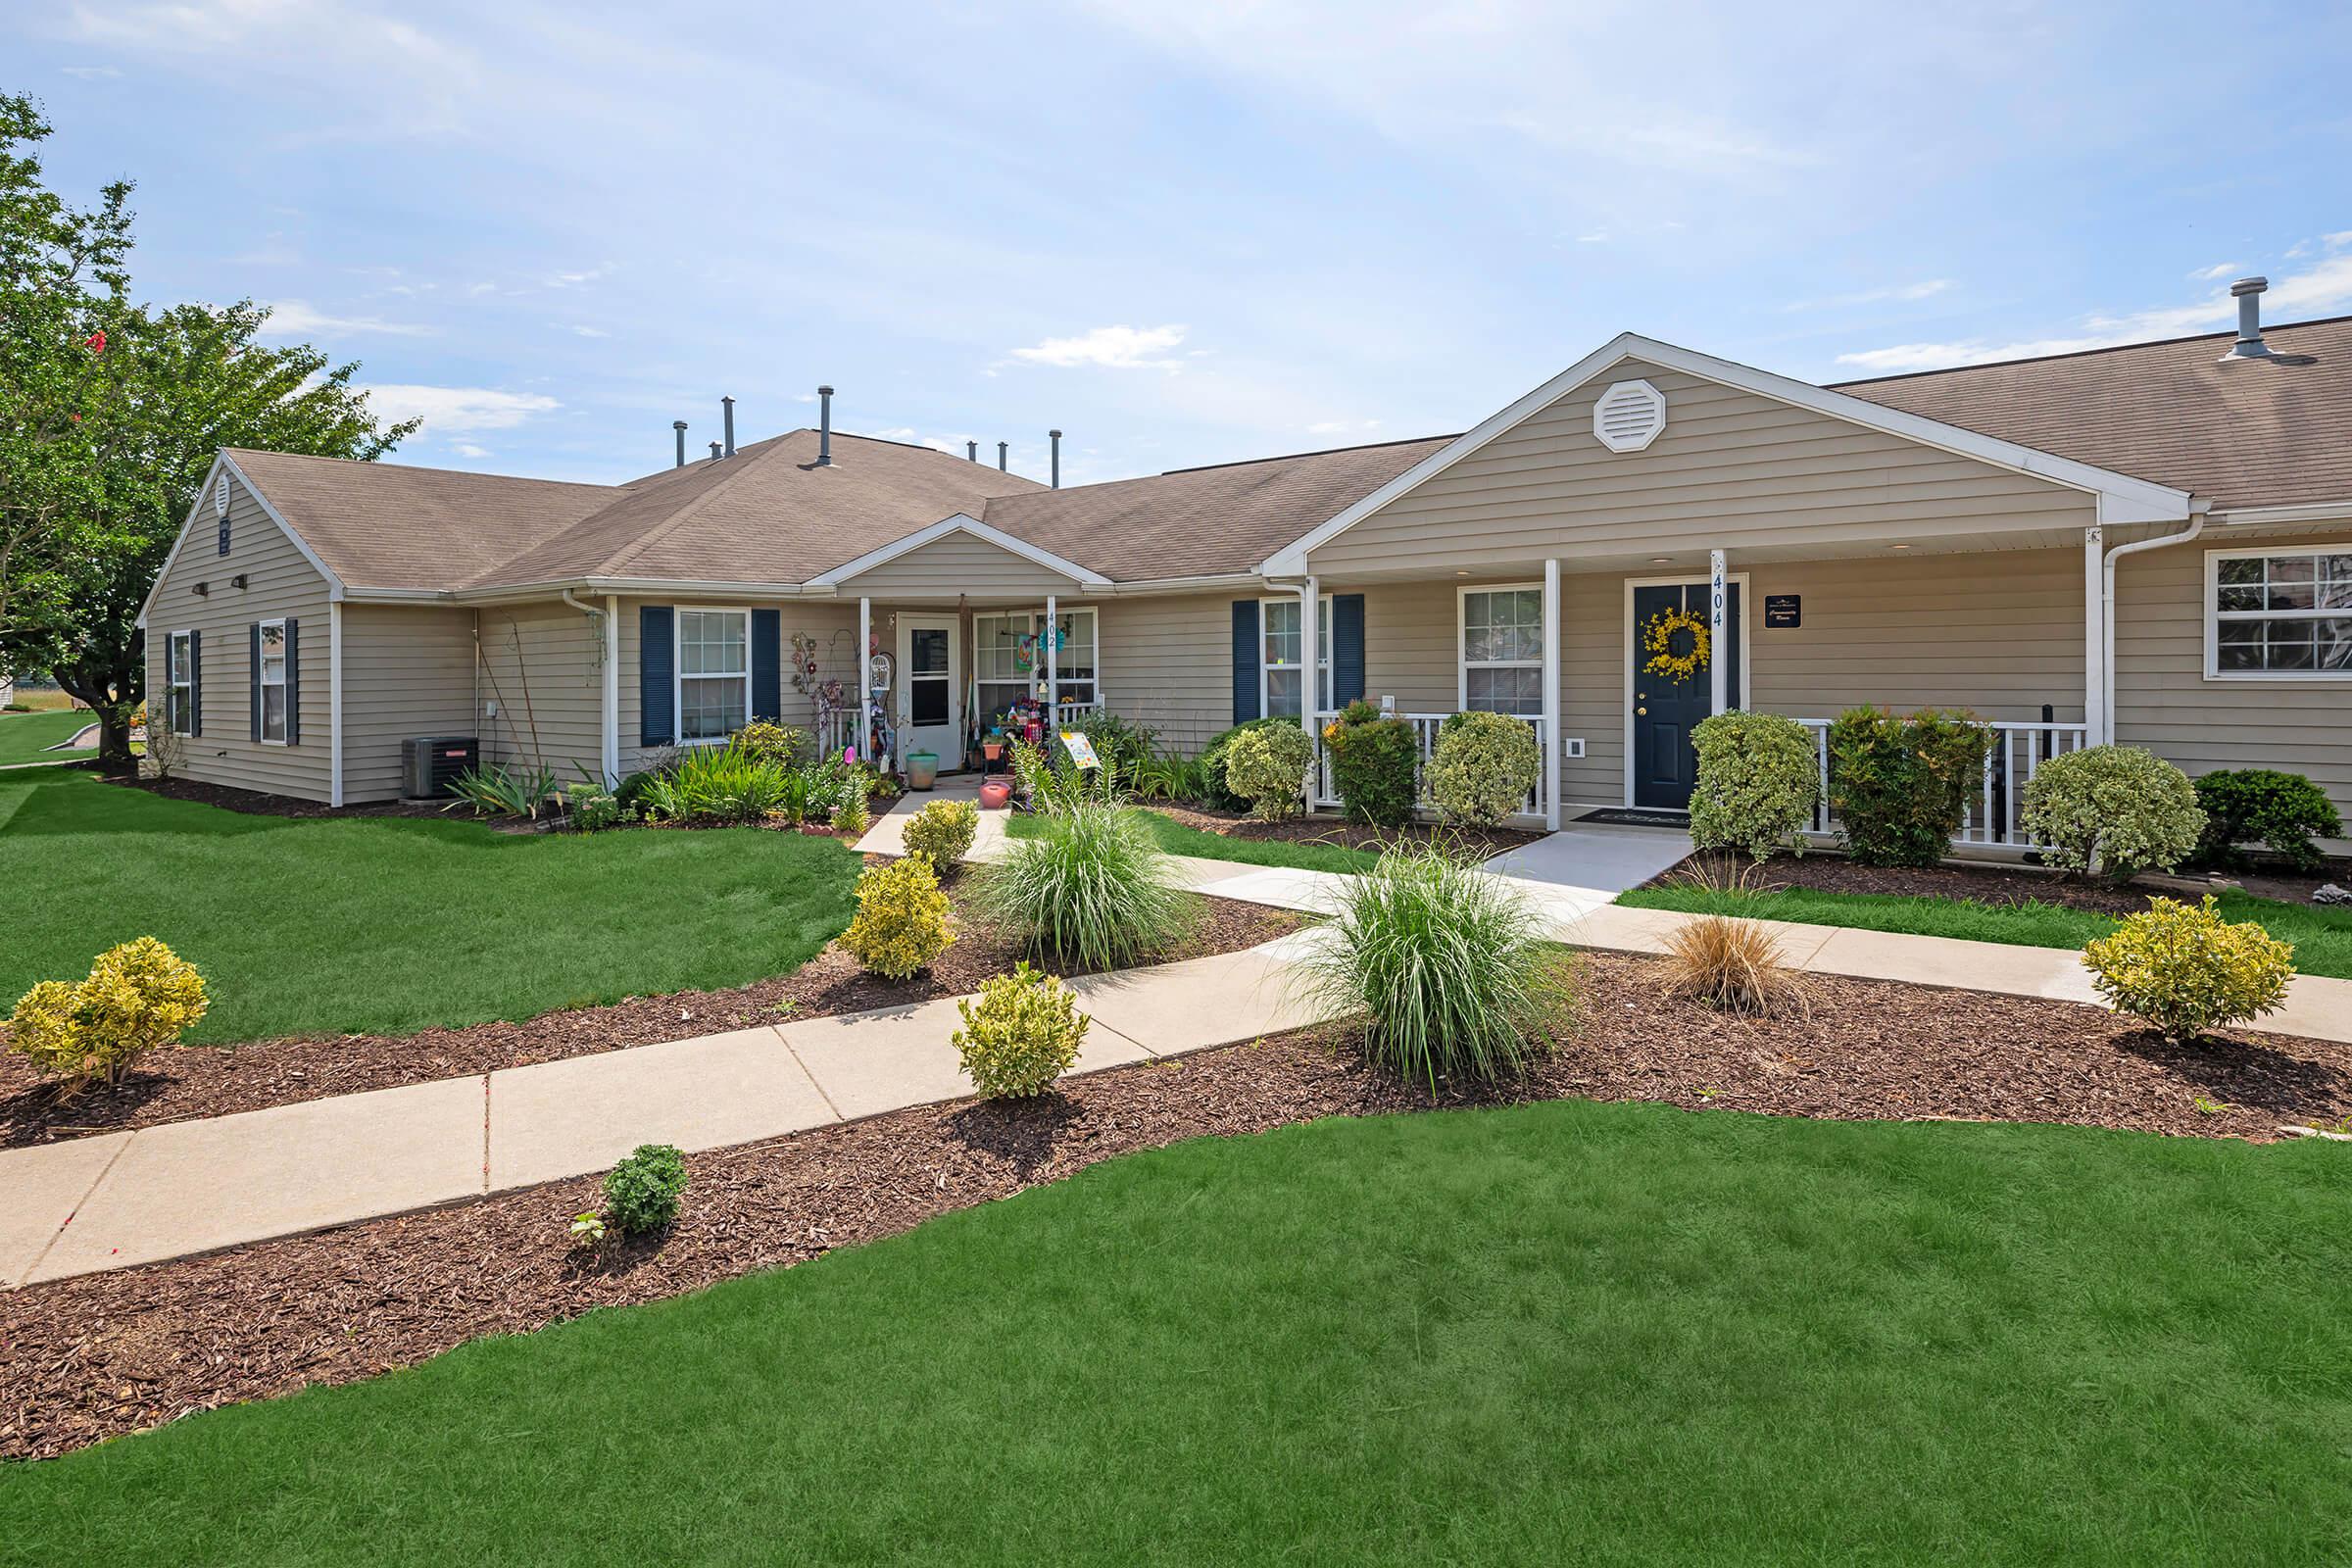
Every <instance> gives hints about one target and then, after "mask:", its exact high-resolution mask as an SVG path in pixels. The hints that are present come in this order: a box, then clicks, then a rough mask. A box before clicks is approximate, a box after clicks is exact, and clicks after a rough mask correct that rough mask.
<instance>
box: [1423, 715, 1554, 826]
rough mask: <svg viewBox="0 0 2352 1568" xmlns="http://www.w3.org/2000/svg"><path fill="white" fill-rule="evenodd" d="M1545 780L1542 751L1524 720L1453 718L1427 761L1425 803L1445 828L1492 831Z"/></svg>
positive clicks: (1479, 716) (1442, 732)
mask: <svg viewBox="0 0 2352 1568" xmlns="http://www.w3.org/2000/svg"><path fill="white" fill-rule="evenodd" d="M1543 776H1544V750H1543V748H1542V747H1540V746H1538V745H1537V744H1536V732H1535V730H1534V728H1532V727H1531V726H1530V725H1529V724H1528V722H1527V720H1526V719H1523V718H1514V717H1512V716H1511V715H1510V714H1508V713H1488V712H1467V713H1455V714H1454V715H1453V716H1452V717H1450V718H1448V719H1446V722H1445V724H1444V726H1443V727H1442V728H1441V729H1440V730H1439V732H1438V744H1437V748H1436V750H1434V751H1433V752H1432V753H1431V754H1430V759H1429V798H1430V800H1431V801H1432V802H1434V803H1435V804H1436V806H1437V808H1438V810H1439V811H1440V812H1441V813H1442V814H1443V815H1444V816H1445V818H1446V821H1448V822H1467V823H1470V824H1472V825H1473V826H1477V827H1493V826H1494V825H1495V823H1497V822H1499V821H1501V820H1502V819H1503V818H1504V817H1506V816H1508V815H1510V814H1511V813H1512V812H1513V811H1516V810H1519V809H1521V808H1522V807H1523V806H1525V805H1526V803H1527V797H1528V795H1529V793H1530V792H1531V791H1533V790H1534V789H1535V787H1536V783H1537V781H1538V780H1539V779H1541V778H1542V777H1543Z"/></svg>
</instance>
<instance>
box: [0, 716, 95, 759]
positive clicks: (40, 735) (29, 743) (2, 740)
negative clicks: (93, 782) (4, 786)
mask: <svg viewBox="0 0 2352 1568" xmlns="http://www.w3.org/2000/svg"><path fill="white" fill-rule="evenodd" d="M92 722H94V720H93V719H92V718H91V716H90V715H89V714H88V713H0V767H7V766H9V765H10V764H11V763H15V762H58V761H63V760H66V759H67V758H70V757H95V756H97V755H98V748H97V747H95V746H89V747H84V748H83V749H81V750H80V751H77V752H53V751H50V750H49V748H50V747H52V746H55V745H58V744H59V743H60V742H63V741H66V740H69V739H71V738H72V737H73V732H74V731H76V730H78V729H80V728H81V727H82V726H83V725H85V724H89V723H92Z"/></svg>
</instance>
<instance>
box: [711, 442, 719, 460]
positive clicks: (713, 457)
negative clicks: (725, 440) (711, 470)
mask: <svg viewBox="0 0 2352 1568" xmlns="http://www.w3.org/2000/svg"><path fill="white" fill-rule="evenodd" d="M717 461H718V443H717V442H715V441H713V442H711V462H712V463H716V462H717Z"/></svg>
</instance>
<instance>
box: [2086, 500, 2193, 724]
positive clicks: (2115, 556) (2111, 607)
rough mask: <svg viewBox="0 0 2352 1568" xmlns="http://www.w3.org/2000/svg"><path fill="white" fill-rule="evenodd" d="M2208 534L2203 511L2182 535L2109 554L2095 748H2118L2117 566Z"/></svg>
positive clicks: (2103, 582) (2102, 592)
mask: <svg viewBox="0 0 2352 1568" xmlns="http://www.w3.org/2000/svg"><path fill="white" fill-rule="evenodd" d="M2192 505H2193V503H2192ZM2204 531H2205V513H2204V511H2203V509H2202V508H2199V509H2198V510H2197V511H2196V512H2195V513H2194V515H2191V516H2190V517H2189V519H2188V526H2187V527H2185V528H2183V529H2181V530H2180V532H2179V533H2166V534H2158V535H2157V536H2156V537H2155V538H2153V539H2134V540H2132V541H2131V543H2129V544H2121V545H2117V546H2116V547H2115V548H2114V549H2112V550H2110V551H2108V552H2107V555H2106V559H2105V560H2104V562H2103V563H2102V564H2101V570H2100V577H2099V623H2100V624H2099V639H2100V645H2101V646H2100V653H2099V685H2100V687H2101V691H2102V696H2103V697H2104V699H2105V700H2104V701H2103V702H2102V703H2101V704H2100V705H2099V708H2100V713H2099V724H2098V728H2099V731H2100V732H2099V733H2098V734H2095V735H2091V736H2089V737H2087V738H2088V740H2089V741H2090V744H2091V745H2093V746H2112V745H2114V744H2115V564H2116V563H2117V562H2118V561H2121V560H2122V559H2123V558H2124V557H2126V556H2132V555H2137V554H2138V553H2139V552H2141V551H2142V550H2162V549H2164V548H2165V547H2166V546H2168V545H2184V544H2187V543H2188V542H2189V541H2190V540H2191V539H2194V538H2196V537H2197V536H2198V535H2199V534H2201V533H2203V532H2204Z"/></svg>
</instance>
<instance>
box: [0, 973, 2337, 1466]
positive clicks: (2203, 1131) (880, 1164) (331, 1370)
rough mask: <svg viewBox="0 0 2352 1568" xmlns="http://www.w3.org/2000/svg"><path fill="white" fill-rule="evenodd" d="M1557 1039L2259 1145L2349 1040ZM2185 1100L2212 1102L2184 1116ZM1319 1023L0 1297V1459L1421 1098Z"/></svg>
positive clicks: (1458, 1100) (1650, 1035)
mask: <svg viewBox="0 0 2352 1568" xmlns="http://www.w3.org/2000/svg"><path fill="white" fill-rule="evenodd" d="M1581 970H1582V984H1581V986H1580V991H1581V994H1582V999H1583V1000H1582V1004H1581V1007H1582V1010H1581V1014H1580V1017H1579V1022H1578V1029H1577V1034H1576V1036H1575V1038H1574V1039H1573V1041H1572V1042H1570V1043H1569V1044H1568V1045H1567V1047H1566V1048H1565V1049H1564V1050H1563V1051H1562V1052H1561V1054H1559V1055H1558V1056H1556V1057H1554V1058H1553V1059H1551V1060H1550V1061H1548V1062H1546V1063H1545V1064H1544V1065H1543V1066H1542V1067H1541V1068H1540V1069H1538V1071H1537V1072H1536V1073H1535V1074H1534V1075H1533V1076H1532V1077H1531V1078H1530V1079H1529V1080H1527V1081H1526V1082H1524V1083H1522V1084H1518V1085H1514V1086H1512V1087H1511V1088H1510V1089H1508V1090H1506V1091H1503V1092H1500V1093H1480V1094H1457V1095H1452V1096H1448V1097H1446V1103H1449V1104H1468V1103H1496V1102H1500V1101H1523V1100H1543V1099H1555V1098H1561V1097H1570V1096H1580V1097H1587V1098H1592V1099H1598V1100H1639V1101H1657V1102H1664V1103H1669V1104H1674V1105H1680V1106H1686V1107H1691V1108H1699V1107H1709V1106H1711V1107H1717V1108H1727V1107H1728V1108H1734V1109H1740V1110H1748V1111H1767V1112H1774V1113H1779V1114H1792V1115H1808V1116H1837V1117H1855V1118H1868V1119H1887V1118H1893V1119H1915V1118H1968V1119H1974V1118H2001V1119H2008V1120H2017V1121H2042V1122H2072V1123H2078V1124H2084V1125H2091V1126H2101V1127H2122V1128H2136V1129H2139V1130H2142V1131H2147V1132H2157V1133H2175V1134H2195V1135H2203V1136H2235V1137H2244V1138H2255V1139H2261V1138H2268V1137H2271V1136H2273V1133H2274V1128H2275V1125H2276V1124H2277V1123H2278V1122H2279V1121H2282V1120H2301V1119H2307V1118H2312V1117H2329V1118H2332V1117H2336V1116H2341V1115H2345V1114H2352V1047H2344V1046H2336V1045H2325V1044H2321V1043H2317V1042H2312V1041H2305V1040H2296V1039H2288V1038H2283V1037H2278V1036H2269V1035H2244V1036H2240V1037H2237V1038H2235V1039H2233V1040H2230V1041H2227V1042H2216V1043H2213V1044H2210V1045H2202V1046H2197V1047H2193V1048H2188V1049H2185V1050H2182V1049H2174V1048H2170V1047H2166V1046H2163V1045H2162V1044H2160V1043H2158V1042H2155V1041H2154V1040H2152V1039H2151V1038H2150V1037H2149V1036H2147V1035H2146V1034H2145V1033H2144V1032H2142V1031H2140V1030H2138V1029H2137V1028H2135V1027H2134V1026H2133V1025H2132V1024H2131V1022H2130V1021H2129V1020H2123V1019H2118V1018H2115V1017H2113V1016H2111V1015H2109V1014H2107V1013H2105V1012H2103V1011H2100V1010H2099V1009H2097V1008H2093V1007H2086V1006H2081V1005H2074V1004H2070V1003H2060V1002H2044V1001H2038V1000H2033V999H2024V998H2007V997H1985V996H1977V995H1973V994H1969V993H1962V992H1950V991H1937V990H1930V989H1927V988H1923V987H1915V986H1903V985H1895V984H1888V983H1881V982H1873V981H1861V980H1843V979H1834V978H1820V979H1817V980H1816V981H1815V982H1814V985H1815V998H1814V1001H1815V1005H1814V1007H1813V1009H1812V1011H1811V1013H1810V1015H1809V1016H1806V1017H1791V1018H1784V1019H1776V1020H1742V1019H1736V1018H1729V1017H1724V1016H1720V1015H1717V1014H1715V1013H1712V1012H1709V1011H1706V1010H1704V1009H1702V1008H1699V1007H1696V1006H1692V1005H1684V1004H1677V1003H1672V1002H1669V1001H1666V1000H1664V999H1662V997H1661V996H1660V993H1659V986H1660V982H1661V977H1662V974H1663V970H1662V967H1661V965H1660V964H1659V963H1658V962H1657V961H1656V960H1654V959H1647V958H1633V957H1621V956H1591V957H1588V958H1587V959H1585V960H1584V961H1583V963H1582V965H1581ZM2199 1096H2202V1097H2204V1098H2205V1099H2207V1100H2208V1101H2209V1102H2212V1103H2220V1104H2222V1105H2223V1106H2224V1107H2225V1108H2223V1109H2221V1110H2219V1111H2217V1112H2214V1113H2211V1114H2208V1113H2205V1112H2200V1111H2199V1110H2197V1109H2196V1108H2195V1103H2194V1100H2195V1098H2196V1097H2199ZM1427 1105H1428V1101H1427V1100H1426V1099H1425V1098H1424V1097H1423V1096H1422V1095H1421V1093H1420V1092H1419V1091H1417V1090H1414V1089H1409V1088H1406V1087H1403V1086H1401V1085H1399V1084H1397V1083H1396V1082H1395V1081H1394V1080H1391V1079H1389V1078H1387V1077H1385V1076H1383V1075H1381V1074H1378V1073H1375V1072H1372V1071H1370V1070H1367V1069H1366V1068H1365V1067H1364V1066H1363V1065H1362V1064H1361V1062H1360V1061H1359V1060H1358V1058H1357V1057H1356V1056H1355V1054H1354V1053H1353V1052H1352V1050H1351V1049H1349V1045H1348V1040H1347V1039H1346V1038H1345V1036H1344V1032H1342V1031H1339V1030H1324V1031H1314V1030H1308V1031H1301V1032H1299V1033H1297V1034H1292V1035H1287V1036H1282V1037H1278V1038H1275V1039H1271V1040H1266V1041H1262V1042H1259V1043H1256V1044H1254V1045H1248V1046H1237V1047H1230V1048H1227V1049H1224V1050H1221V1051H1214V1052H1204V1053H1201V1054H1198V1055H1194V1056H1190V1057H1186V1058H1183V1059H1182V1060H1180V1061H1177V1062H1172V1063H1153V1064H1147V1065H1141V1066H1136V1067H1128V1068H1121V1069H1117V1070H1114V1071H1110V1072H1105V1073H1100V1074H1096V1075H1093V1076H1089V1077H1085V1078H1080V1079H1074V1080H1071V1081H1069V1082H1067V1083H1066V1084H1065V1085H1064V1086H1063V1088H1062V1091H1061V1092H1060V1093H1059V1094H1056V1095H1050V1096H1047V1097H1045V1098H1043V1099H1041V1100H1039V1101H1035V1102H1031V1103H1024V1104H1017V1105H995V1104H988V1103H972V1102H968V1101H967V1102H958V1103H951V1104H947V1105H930V1106H921V1107H917V1108H913V1109H908V1110H903V1111H894V1112H892V1113H890V1114H888V1115H884V1116H878V1117H875V1118H872V1119H871V1120H867V1121H862V1122H856V1123H852V1124H848V1125H841V1126H832V1127H825V1128H820V1129H818V1130H815V1131H813V1132H808V1133H801V1134H797V1135H794V1136H792V1137H789V1138H783V1139H778V1140H775V1141H773V1142H770V1143H766V1144H758V1145H747V1146H744V1147H741V1148H737V1149H730V1150H722V1151H715V1152H711V1153H706V1154H698V1155H692V1156H689V1158H688V1161H687V1164H688V1167H689V1170H690V1172H691V1178H692V1183H693V1185H692V1188H691V1190H690V1191H689V1193H688V1195H687V1201H686V1208H685V1212H684V1214H683V1215H682V1216H681V1218H680V1219H679V1221H678V1223H677V1225H676V1226H675V1227H674V1228H673V1229H672V1230H671V1231H670V1232H668V1233H667V1234H666V1235H663V1236H660V1237H655V1238H649V1239H645V1240H642V1241H636V1242H630V1243H626V1244H621V1243H613V1244H608V1245H607V1246H606V1247H605V1248H604V1249H603V1250H600V1251H597V1252H593V1253H590V1252H583V1251H575V1250H572V1249H571V1248H570V1247H569V1245H568V1240H567V1237H566V1236H565V1225H566V1223H567V1221H568V1220H569V1219H570V1217H571V1216H572V1215H573V1214H575V1213H578V1212H579V1211H581V1210H583V1209H586V1208H589V1207H592V1206H594V1205H595V1204H596V1203H597V1202H598V1183H597V1180H596V1179H595V1178H593V1177H582V1178H578V1179H574V1180H570V1181H564V1182H557V1183H552V1184H550V1185H547V1186H544V1187H537V1188H532V1189H529V1190H527V1191H523V1192H518V1193H510V1194H505V1195H502V1196H499V1197H496V1198H490V1199H485V1200H483V1201H479V1202H473V1203H466V1204H464V1205H460V1206H456V1207H450V1208H440V1209H431V1210H426V1211H423V1212H419V1213H415V1214H407V1215H400V1216H396V1217H393V1218H389V1219H382V1220H372V1221H368V1222H365V1223H362V1224H358V1225H353V1226H349V1227H346V1228H344V1229H341V1230H337V1231H329V1232H323V1233H320V1234H318V1235H313V1236H304V1237H293V1238H288V1239H286V1240H283V1241H277V1242H268V1243H263V1244H260V1245H257V1246H253V1247H247V1248H242V1249H238V1250H231V1251H226V1252H221V1253H216V1254H213V1255H211V1256H206V1257H197V1258H183V1259H179V1260H177V1261H173V1262H166V1263H156V1264H150V1265H147V1266H145V1267H142V1268H136V1269H125V1270H121V1271H118V1272H114V1273H107V1274H95V1275H88V1276H84V1277H82V1278H79V1279H72V1280H63V1281H59V1282H57V1283H55V1284H50V1285H39V1286H34V1287H32V1288H30V1289H28V1290H25V1291H22V1292H18V1293H16V1294H14V1295H10V1296H6V1297H0V1454H5V1455H8V1456H20V1457H30V1456H41V1455H47V1454H54V1453H60V1452H63V1451H65V1450H67V1449H70V1448H74V1447H78V1446H82V1445H84V1444H88V1443H92V1442H96V1441H97V1440H99V1439H101V1438H106V1437H111V1436H114V1435H117V1434H120V1433H123V1432H129V1431H135V1430H138V1429H140V1428H144V1427H150V1426H155V1425H158V1424H161V1423H163V1422H166V1421H170V1420H172V1419H174V1418H175V1417H177V1416H180V1415H183V1414H186V1413H188V1412H190V1411H193V1410H199V1409H204V1408H207V1407H209V1406H212V1405H216V1404H221V1403H226V1402H230V1401H234V1400H242V1399H253V1398H261V1397H269V1396H273V1395H281V1394H286V1393H290V1392H292V1391H293V1390H295V1389H298V1388H301V1387H303V1386H305V1385H308V1384H319V1383H347V1382H352V1381H355V1380H358V1379H361V1378H367V1377H371V1376H374V1375H376V1374H378V1373H381V1372H384V1371H388V1370H390V1369H392V1368H394V1367H399V1366H405V1365H409V1364H412V1363H414V1362H416V1361H419V1360H422V1359H424V1358H425V1357H428V1356H431V1355H434V1354H437V1353H439V1352H440V1351H442V1350H446V1349H448V1348H451V1347H453V1346H456V1345H458V1344H461V1343H463V1342H464V1341H466V1340H469V1339H473V1338H476V1337H478V1336H481V1335H485V1334H499V1333H520V1332H525V1331H528V1330H531V1329H534V1328H538V1327H540V1326H542V1325H544V1324H546V1323H549V1322H552V1321H555V1320H557V1319H560V1318H565V1317H570V1316H574V1315H576V1314H578V1313H580V1312H583V1311H586V1310H588V1309H589V1308H591V1307H596V1306H608V1305H616V1304H621V1303H627V1302H636V1301H647V1300H652V1299H658V1298H661V1297H666V1296H674V1295H677V1294H680V1293H682V1292H686V1291H691V1290H695V1289H698V1288H701V1287H703V1286H707V1285H710V1284H712V1283H715V1282H717V1281H720V1280H724V1279H729V1278H733V1277H735V1276H737V1275H741V1274H746V1273H750V1272H752V1271H754V1270H757V1269H762V1268H769V1267H775V1266H779V1265H790V1264H793V1263H798V1262H801V1261H804V1260H806V1259H808V1258H811V1257H815V1256H817V1255H819V1254H821V1253H823V1252H825V1251H827V1250H831V1249H833V1248H836V1247H846V1246H854V1245H857V1244H858V1243H862V1242H870V1241H873V1240H875V1239H877V1238H880V1237H885V1236H890V1235H894V1234H897V1233H898V1232H901V1231H905V1230H907V1229H910V1228H911V1227H913V1226H914V1225H916V1224H919V1223H920V1222H921V1221H923V1220H925V1219H928V1218H930V1217H931V1216H933V1215H935V1214H939V1213H942V1212H945V1211H948V1210H951V1209H958V1208H965V1207H970V1206H972V1205H974V1204H978V1203H983V1202H987V1201H991V1200H994V1199H999V1198H1004V1197H1006V1196H1009V1195H1010V1194H1013V1193H1016V1192H1019V1191H1021V1190H1022V1189H1024V1188H1027V1187H1031V1186H1035V1185H1038V1184H1040V1183H1044V1182H1050V1181H1056V1180H1059V1179H1061V1178H1063V1177H1066V1176H1068V1175H1070V1174H1072V1173H1073V1172H1075V1171H1078V1170H1080V1169H1083V1168H1084V1167H1086V1166H1088V1165H1091V1164H1093V1163H1095V1162H1096V1161H1098V1160H1102V1159H1107V1158H1110V1157H1112V1156H1114V1155H1118V1154H1123V1153H1127V1152H1132V1151H1136V1150H1142V1149H1154V1148H1159V1147H1161V1146H1163V1145H1167V1144H1171V1143H1175V1142H1177V1141H1179V1140H1182V1139H1186V1138H1194V1137H1199V1136H1202V1135H1224V1134H1234V1133H1249V1132H1257V1131H1262V1130H1264V1129H1267V1128H1272V1127H1277V1126H1282V1125H1285V1124H1287V1123H1292V1122H1299V1121H1307V1120H1312V1119H1314V1118H1317V1117H1322V1116H1329V1115H1342V1114H1345V1115H1360V1114H1366V1113H1377V1112H1386V1111H1404V1110H1413V1109H1419V1108H1426V1107H1427Z"/></svg>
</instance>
